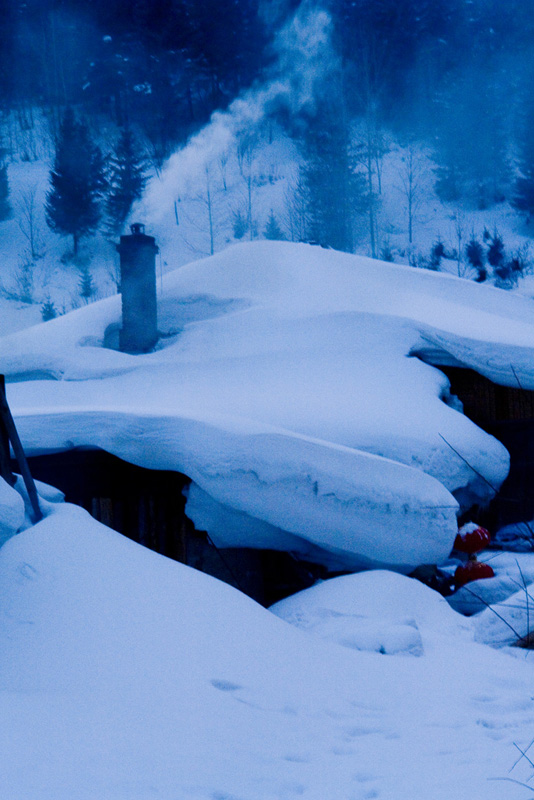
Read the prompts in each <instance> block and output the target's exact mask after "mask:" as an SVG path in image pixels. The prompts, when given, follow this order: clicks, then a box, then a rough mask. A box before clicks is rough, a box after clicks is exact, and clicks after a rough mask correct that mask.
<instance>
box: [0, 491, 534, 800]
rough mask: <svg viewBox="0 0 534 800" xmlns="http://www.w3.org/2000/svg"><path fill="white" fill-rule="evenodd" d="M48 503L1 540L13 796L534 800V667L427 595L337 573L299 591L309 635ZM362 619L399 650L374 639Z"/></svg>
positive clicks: (5, 706)
mask: <svg viewBox="0 0 534 800" xmlns="http://www.w3.org/2000/svg"><path fill="white" fill-rule="evenodd" d="M46 509H47V514H48V516H47V517H46V519H45V520H44V521H43V522H41V523H39V524H38V525H36V526H35V527H33V528H29V529H27V530H25V531H24V532H22V533H20V534H19V535H17V536H15V537H13V538H11V539H10V540H9V541H8V542H7V543H6V544H5V545H4V546H3V548H2V549H1V550H0V582H1V585H2V607H1V611H0V642H1V644H0V661H1V667H0V676H1V677H0V686H1V689H0V703H1V705H2V714H1V715H0V742H1V746H0V754H1V755H0V763H1V769H0V775H1V777H0V786H2V795H3V796H4V797H6V798H7V797H8V798H9V800H30V799H31V800H72V798H76V800H94V798H96V797H98V798H99V800H148V798H161V800H177V798H180V800H182V799H183V800H186V798H187V800H189V798H191V800H223V799H224V800H282V799H286V800H291V799H292V798H306V799H307V800H325V798H336V800H371V798H380V800H413V798H423V797H424V798H426V797H431V798H433V800H450V798H451V797H454V798H457V800H464V798H465V800H468V798H469V800H504V798H506V799H507V800H513V798H518V800H520V799H521V798H524V797H528V796H529V793H528V791H527V790H526V789H525V788H523V787H521V786H519V785H518V784H516V783H513V782H511V779H513V780H518V781H524V780H525V779H526V778H528V777H530V773H531V768H530V767H529V766H528V765H527V764H526V761H525V760H524V759H523V760H522V761H521V762H520V763H519V764H517V765H516V766H515V767H514V764H515V762H516V761H517V760H518V757H519V753H518V750H517V747H521V748H525V747H526V746H528V744H529V743H530V741H531V739H532V736H533V735H534V712H533V709H532V683H533V678H534V675H533V666H532V663H531V660H530V659H528V658H526V657H525V655H524V652H523V651H511V650H510V651H508V650H506V651H496V650H492V649H490V648H489V647H487V646H486V645H480V644H476V643H474V642H473V640H472V639H473V634H472V631H471V628H470V621H469V620H467V619H466V618H464V617H461V616H460V615H457V614H456V613H455V612H453V611H452V610H451V609H449V607H448V606H447V605H446V604H445V601H443V600H442V599H439V598H438V596H437V595H435V594H434V593H433V592H432V591H431V590H430V589H427V588H426V587H424V586H422V585H421V584H418V583H416V582H414V581H412V580H411V579H409V578H404V577H402V576H399V575H392V574H391V573H387V572H386V573H381V572H373V573H364V574H362V575H360V576H358V575H356V576H351V577H350V578H344V579H337V580H334V581H332V582H331V584H332V586H331V587H330V582H329V583H326V584H322V585H320V586H318V587H317V589H318V590H320V595H319V596H317V595H316V590H314V589H312V590H309V592H311V596H310V597H308V594H309V593H303V594H302V595H300V596H297V597H296V598H294V599H293V616H294V615H295V608H299V609H300V615H301V619H302V615H307V617H306V618H307V619H308V625H307V626H306V625H302V624H301V625H300V626H299V627H305V628H306V627H307V628H308V629H307V630H298V629H297V628H296V627H294V625H292V624H289V623H288V622H286V621H284V620H282V619H278V618H277V617H276V616H275V615H274V614H272V613H271V612H270V611H268V610H265V609H263V608H261V607H260V606H258V605H256V604H255V603H254V602H253V601H251V600H250V599H248V598H246V597H245V596H243V595H241V594H240V593H239V592H237V591H236V590H235V589H233V588H231V587H229V586H227V585H226V584H222V583H220V582H218V581H216V580H215V579H213V578H211V577H209V576H206V575H203V574H201V573H198V572H196V571H194V570H192V569H190V568H188V567H185V566H183V565H180V564H177V563H175V562H171V561H169V560H167V559H165V558H163V557H161V556H158V555H156V554H154V553H152V552H150V551H148V550H146V549H144V548H142V547H141V546H139V545H137V544H134V543H132V542H130V541H129V540H126V539H125V538H123V537H122V536H120V535H119V534H117V533H115V532H113V531H110V530H109V529H107V528H105V527H104V526H102V525H100V524H99V523H97V522H95V521H94V520H92V519H91V518H90V517H89V516H88V515H87V514H86V513H85V512H84V511H82V510H81V509H77V508H75V507H73V506H64V505H61V504H60V505H57V504H47V506H46ZM362 579H363V581H364V583H363V584H362V585H360V584H359V581H361V580H362ZM339 581H341V584H340V583H339ZM347 581H349V582H350V581H352V583H349V584H347V583H346V582H347ZM343 582H345V583H343ZM358 597H360V599H361V598H362V597H363V598H365V603H364V604H363V606H362V604H361V603H359V602H358V608H357V609H356V608H355V605H356V602H355V598H356V600H357V598H358ZM286 602H289V601H286ZM279 605H281V604H279ZM275 610H276V611H277V614H279V615H281V616H284V613H283V610H282V609H280V608H277V609H275ZM287 613H288V612H287V610H286V615H287ZM362 615H363V622H364V623H365V622H367V624H368V628H369V624H371V626H372V627H373V628H374V629H375V631H378V634H375V639H376V635H379V636H380V635H382V637H386V638H385V639H384V641H385V642H386V645H387V642H388V641H389V642H391V637H392V635H393V636H394V637H395V641H396V643H397V645H398V646H397V652H396V654H387V653H388V650H387V647H386V648H384V649H385V652H386V654H384V653H381V652H375V650H376V647H375V644H374V643H373V642H371V643H369V642H368V641H367V642H365V641H364V640H362ZM297 616H298V615H297ZM318 616H319V618H321V619H322V620H323V630H317V631H316V630H314V629H313V626H312V625H311V624H309V623H310V620H313V619H317V618H318ZM328 619H330V620H331V621H332V622H336V623H337V626H336V636H334V637H332V636H329V637H327V638H329V639H330V640H329V641H325V640H324V623H325V622H326V621H327V620H328ZM373 622H374V625H373ZM399 630H400V632H401V634H402V632H403V631H404V632H405V631H406V630H409V631H411V632H412V634H414V635H417V636H418V639H419V643H420V646H419V648H418V649H417V650H416V651H414V650H413V648H410V647H405V648H403V647H402V641H403V639H402V635H401V636H400V638H399V633H398V632H399ZM392 632H393V633H392ZM388 636H389V639H388ZM336 637H337V639H336ZM364 638H365V637H364ZM412 639H413V637H412ZM362 641H363V644H362ZM399 642H400V644H399ZM355 647H356V649H354V648H355ZM390 649H391V648H390ZM366 651H367V652H366ZM514 653H515V654H516V657H515V658H514V657H512V656H513V654H514ZM516 745H517V747H516Z"/></svg>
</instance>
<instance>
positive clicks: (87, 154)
mask: <svg viewBox="0 0 534 800" xmlns="http://www.w3.org/2000/svg"><path fill="white" fill-rule="evenodd" d="M50 184H51V188H50V191H49V192H48V194H47V197H46V221H47V224H48V226H49V227H50V228H51V229H52V230H53V231H55V232H56V233H58V234H60V236H69V235H70V236H72V238H73V244H74V254H75V255H76V254H77V253H78V244H79V241H80V238H81V237H82V236H87V235H88V234H90V233H94V231H96V229H97V228H98V223H99V221H100V216H101V200H102V196H103V194H104V190H105V185H106V182H105V177H104V164H103V159H102V154H101V152H100V150H99V148H98V147H96V146H95V145H94V144H93V142H92V141H91V138H90V136H89V131H88V129H87V127H86V126H85V125H84V124H83V123H81V122H78V121H77V120H76V118H75V116H74V113H73V112H72V110H70V109H69V110H67V112H66V113H65V116H64V118H63V122H62V124H61V129H60V133H59V138H58V142H57V146H56V157H55V161H54V167H53V169H52V171H51V173H50Z"/></svg>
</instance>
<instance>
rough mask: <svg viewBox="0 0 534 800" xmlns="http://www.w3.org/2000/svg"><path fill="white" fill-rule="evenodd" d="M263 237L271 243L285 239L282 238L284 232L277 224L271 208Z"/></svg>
mask: <svg viewBox="0 0 534 800" xmlns="http://www.w3.org/2000/svg"><path fill="white" fill-rule="evenodd" d="M263 235H264V236H265V238H266V239H271V240H272V241H282V240H283V239H285V238H286V237H285V236H284V232H283V231H282V229H281V228H280V225H279V224H278V220H277V219H276V217H275V215H274V211H273V210H272V208H271V213H270V214H269V219H268V220H267V225H266V226H265V230H264V232H263Z"/></svg>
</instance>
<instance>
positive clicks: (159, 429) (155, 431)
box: [0, 242, 534, 569]
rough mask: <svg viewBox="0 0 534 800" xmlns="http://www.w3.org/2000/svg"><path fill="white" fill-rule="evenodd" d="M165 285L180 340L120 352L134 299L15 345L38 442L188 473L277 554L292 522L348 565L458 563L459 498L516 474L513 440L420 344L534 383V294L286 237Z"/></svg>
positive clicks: (19, 403)
mask: <svg viewBox="0 0 534 800" xmlns="http://www.w3.org/2000/svg"><path fill="white" fill-rule="evenodd" d="M160 295H161V296H160V312H159V314H160V319H159V327H160V330H161V331H162V333H163V334H165V336H164V337H163V338H162V339H161V343H160V347H159V349H158V350H157V351H156V352H155V353H152V354H149V355H144V356H131V355H126V354H122V353H118V352H116V351H114V350H110V349H107V348H104V347H102V344H103V342H104V339H105V337H106V334H107V336H108V338H112V337H110V331H111V330H112V329H113V328H114V327H117V326H118V325H119V324H120V298H118V297H116V298H109V299H107V300H104V301H101V302H100V303H95V304H93V305H92V306H89V307H87V308H84V309H81V310H78V311H76V312H72V313H71V314H68V315H66V316H65V317H62V318H60V319H56V320H53V321H51V322H49V323H46V324H45V325H42V326H37V327H35V328H31V329H27V330H25V331H21V332H19V333H17V334H14V335H12V336H9V337H4V338H3V339H2V340H0V370H1V371H3V372H5V373H7V375H8V379H9V380H10V381H16V382H14V383H11V385H10V386H9V399H10V402H11V405H12V408H13V410H14V412H15V414H16V417H17V424H18V426H19V430H20V432H21V434H22V438H23V440H24V444H25V446H26V448H27V449H28V451H29V452H44V451H46V450H59V449H63V448H69V447H73V446H81V445H84V446H87V445H89V446H95V447H103V448H105V449H107V450H109V451H111V452H113V453H115V454H117V455H119V456H121V457H123V458H126V459H128V460H131V461H133V462H134V463H138V464H142V465H144V466H147V467H152V468H161V469H176V470H180V471H182V472H185V473H186V474H187V475H189V476H190V477H191V478H193V480H194V481H195V482H196V484H198V486H199V487H200V488H201V489H202V490H203V491H204V493H205V494H207V495H208V496H209V497H210V498H211V499H212V500H215V501H217V502H218V503H219V504H222V508H221V513H220V514H219V515H217V514H215V515H214V514H213V513H212V512H213V507H211V510H210V514H209V515H206V514H204V519H203V521H204V522H205V519H206V518H207V517H208V516H210V517H211V518H212V519H214V518H215V517H217V525H216V527H217V526H218V530H214V531H212V532H213V533H214V534H215V538H216V539H217V538H219V540H220V541H224V543H225V544H227V545H228V544H232V541H231V529H229V527H228V525H227V524H225V523H224V521H223V518H224V508H228V507H229V508H231V509H233V510H234V511H237V512H240V513H244V514H246V515H248V517H249V518H252V519H257V520H260V521H261V523H262V527H261V535H262V543H263V546H265V538H266V536H267V539H268V535H267V533H266V532H267V531H269V530H271V532H272V541H273V546H283V545H282V543H281V542H282V540H283V538H284V532H285V533H286V534H287V533H290V534H292V536H291V537H290V538H289V539H288V540H287V544H286V546H287V547H288V549H293V546H294V544H295V539H294V537H295V536H296V537H299V539H300V540H304V541H305V542H309V543H312V544H313V545H318V546H320V547H322V548H325V549H327V550H329V551H330V552H332V553H335V554H336V555H337V556H338V557H341V558H342V559H345V560H346V563H347V564H349V563H350V564H353V565H354V564H365V565H369V564H373V563H375V564H376V563H379V564H385V565H394V566H395V567H397V568H401V569H403V568H408V567H410V566H413V565H416V564H418V563H423V562H431V563H436V562H440V561H442V560H443V559H445V558H446V557H447V555H448V553H449V551H450V547H451V545H452V542H453V540H454V536H455V533H456V511H457V504H456V501H455V499H454V497H453V496H452V495H451V492H456V491H457V490H460V489H463V488H464V487H467V492H464V493H463V496H464V497H465V496H467V497H468V498H471V499H477V498H478V499H480V498H481V499H484V498H485V497H487V495H488V492H489V491H490V490H489V488H488V483H489V484H491V485H492V486H498V485H499V484H500V483H501V482H502V480H503V479H504V477H505V476H506V473H507V469H508V456H507V453H506V451H505V450H504V448H503V447H502V446H501V445H500V444H499V443H498V442H497V441H496V440H495V439H493V438H492V437H490V436H488V435H486V434H485V433H483V432H482V431H480V430H479V429H478V428H477V427H476V426H475V425H473V424H472V423H471V422H470V421H469V420H468V419H467V418H466V417H464V416H463V415H462V414H461V413H459V412H458V411H457V410H456V409H455V407H454V402H452V401H451V400H450V398H449V394H448V381H447V379H446V378H445V376H444V375H443V374H442V373H441V372H439V371H438V370H437V369H435V368H433V367H431V366H428V365H427V364H424V363H422V362H421V361H420V360H419V359H417V358H414V357H413V354H414V353H416V352H420V351H423V350H425V349H428V348H434V349H435V348H436V347H438V348H440V350H441V351H444V352H446V353H450V354H452V355H454V356H456V357H457V358H461V360H462V361H463V363H465V364H466V365H469V366H474V367H475V368H478V369H480V370H481V371H484V372H485V373H486V374H488V375H490V376H491V377H493V378H494V379H496V380H501V381H503V382H509V383H512V384H513V382H514V381H516V380H517V376H518V375H519V376H521V379H522V381H523V384H522V385H525V386H529V385H534V384H532V380H533V379H532V375H534V317H533V316H532V301H530V300H528V299H526V298H522V297H518V296H513V295H511V294H509V293H506V292H504V291H501V290H498V289H494V288H490V287H484V286H479V285H477V284H474V283H470V282H467V281H463V280H460V279H456V278H453V277H450V276H447V275H441V274H435V273H430V272H427V271H422V270H414V269H412V268H409V267H402V266H398V265H393V264H386V263H383V262H379V261H374V260H370V259H366V258H363V257H358V256H351V255H347V254H343V253H337V252H335V251H327V250H323V249H321V248H318V247H312V246H309V245H297V244H289V243H280V242H257V243H250V244H242V245H238V246H236V247H233V248H229V249H227V250H225V251H224V252H223V253H220V254H218V255H217V256H214V257H212V258H209V259H205V260H203V261H197V262H194V263H192V264H190V265H187V266H185V267H183V268H181V269H180V270H177V271H175V272H173V273H171V274H169V275H168V276H166V277H165V279H164V281H163V283H162V286H161V290H160ZM511 366H513V371H512V370H511ZM514 371H515V375H514V374H513V372H514ZM45 377H48V378H53V379H56V380H42V379H43V378H45ZM443 401H445V402H443ZM479 475H482V476H483V479H481V478H480V477H479ZM200 496H201V495H199V494H197V495H196V501H197V502H196V511H194V509H193V508H192V507H190V513H191V515H192V516H193V519H194V520H195V515H196V516H198V517H199V518H200V517H202V513H201V510H199V502H198V498H199V497H200ZM201 505H202V503H200V506H201ZM230 517H231V515H230ZM266 525H267V526H270V528H269V527H266ZM247 530H248V531H249V533H248V542H247V543H248V544H249V545H250V546H254V544H255V541H254V539H255V537H254V533H253V531H254V525H249V526H248V528H247ZM275 540H276V542H277V543H276V544H274V542H275ZM239 543H240V544H243V538H242V536H241V538H240V540H239ZM296 549H299V548H296Z"/></svg>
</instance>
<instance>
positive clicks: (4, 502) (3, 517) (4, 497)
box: [0, 478, 24, 546]
mask: <svg viewBox="0 0 534 800" xmlns="http://www.w3.org/2000/svg"><path fill="white" fill-rule="evenodd" d="M23 524H24V500H23V499H22V497H21V496H20V494H19V493H18V492H17V491H16V489H14V488H13V487H12V486H10V485H9V484H8V483H7V481H5V480H4V479H3V478H0V546H1V545H2V544H3V543H4V542H5V541H7V539H10V538H11V536H13V535H14V534H15V533H16V532H17V531H18V530H20V528H22V525H23Z"/></svg>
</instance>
